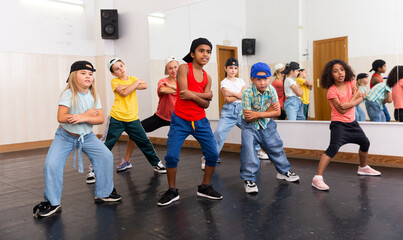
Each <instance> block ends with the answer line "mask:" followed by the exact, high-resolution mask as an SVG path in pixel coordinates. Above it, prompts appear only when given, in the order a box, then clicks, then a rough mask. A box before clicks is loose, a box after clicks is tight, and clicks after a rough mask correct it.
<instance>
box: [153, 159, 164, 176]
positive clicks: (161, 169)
mask: <svg viewBox="0 0 403 240" xmlns="http://www.w3.org/2000/svg"><path fill="white" fill-rule="evenodd" d="M154 172H157V173H161V174H162V173H167V169H166V168H165V166H164V164H163V163H162V162H161V161H159V162H158V163H157V165H156V166H154Z"/></svg>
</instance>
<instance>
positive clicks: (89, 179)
mask: <svg viewBox="0 0 403 240" xmlns="http://www.w3.org/2000/svg"><path fill="white" fill-rule="evenodd" d="M95 181H96V179H95V173H94V171H91V172H88V174H87V177H86V178H85V182H86V183H87V184H92V183H95Z"/></svg>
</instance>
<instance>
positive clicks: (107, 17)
mask: <svg viewBox="0 0 403 240" xmlns="http://www.w3.org/2000/svg"><path fill="white" fill-rule="evenodd" d="M101 32H102V38H103V39H118V38H119V25H118V10H116V9H101Z"/></svg>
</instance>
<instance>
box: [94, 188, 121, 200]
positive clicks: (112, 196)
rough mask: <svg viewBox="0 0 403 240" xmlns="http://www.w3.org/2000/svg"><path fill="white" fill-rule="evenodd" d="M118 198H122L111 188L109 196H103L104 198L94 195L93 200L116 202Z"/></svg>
mask: <svg viewBox="0 0 403 240" xmlns="http://www.w3.org/2000/svg"><path fill="white" fill-rule="evenodd" d="M120 199H122V196H121V195H119V194H118V193H117V192H116V189H115V188H113V190H112V193H111V195H109V197H105V198H97V197H95V202H96V203H104V202H117V201H120Z"/></svg>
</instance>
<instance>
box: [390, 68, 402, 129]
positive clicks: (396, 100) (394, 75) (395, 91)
mask: <svg viewBox="0 0 403 240" xmlns="http://www.w3.org/2000/svg"><path fill="white" fill-rule="evenodd" d="M387 84H388V86H389V87H390V88H392V98H393V105H394V107H395V113H394V115H395V120H396V121H398V122H403V66H396V67H394V68H393V69H392V71H390V73H389V76H388V81H387Z"/></svg>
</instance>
